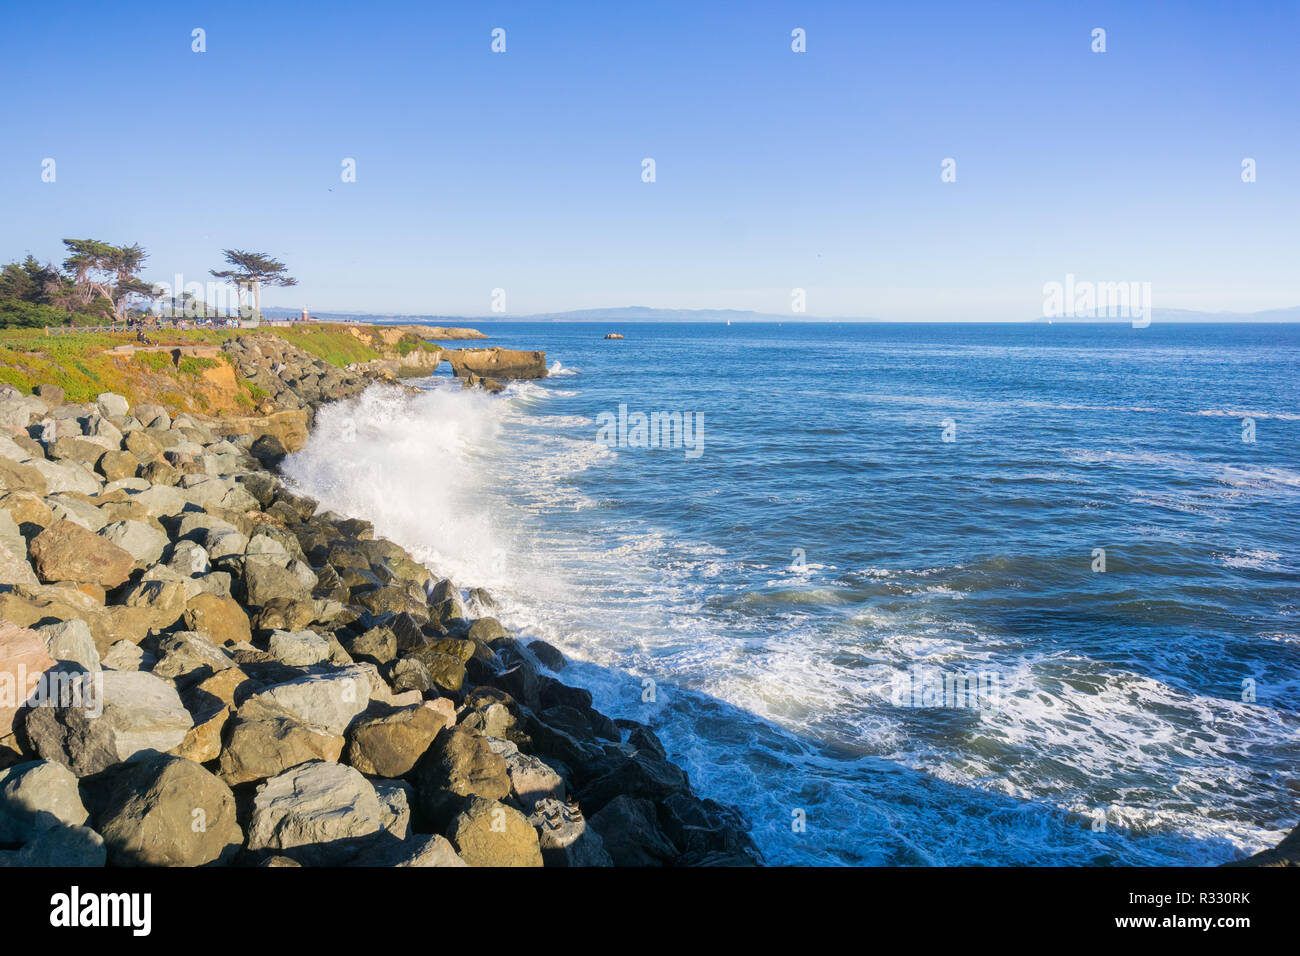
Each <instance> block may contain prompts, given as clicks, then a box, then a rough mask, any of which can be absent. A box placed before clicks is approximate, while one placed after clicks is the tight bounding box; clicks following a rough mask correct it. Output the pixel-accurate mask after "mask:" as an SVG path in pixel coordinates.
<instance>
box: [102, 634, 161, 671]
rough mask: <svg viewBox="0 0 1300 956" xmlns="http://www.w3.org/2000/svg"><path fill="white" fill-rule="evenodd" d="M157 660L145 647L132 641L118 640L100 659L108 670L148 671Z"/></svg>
mask: <svg viewBox="0 0 1300 956" xmlns="http://www.w3.org/2000/svg"><path fill="white" fill-rule="evenodd" d="M155 662H156V661H155V658H154V657H153V655H151V654H147V653H146V652H145V649H144V648H143V647H140V646H139V645H138V644H135V643H132V642H131V641H118V642H117V643H116V644H114V645H112V646H111V647H110V648H109V649H108V651H107V652H106V653H105V654H104V656H103V657H102V658H101V659H100V664H101V665H102V666H103V669H104V670H107V671H142V670H143V671H147V670H150V669H151V668H152V667H153V665H154V663H155Z"/></svg>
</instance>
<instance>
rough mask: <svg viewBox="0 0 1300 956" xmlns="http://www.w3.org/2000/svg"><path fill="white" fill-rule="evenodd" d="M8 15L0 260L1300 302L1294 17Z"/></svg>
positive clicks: (2, 54) (1053, 10) (307, 300)
mask: <svg viewBox="0 0 1300 956" xmlns="http://www.w3.org/2000/svg"><path fill="white" fill-rule="evenodd" d="M5 20H6V29H5V30H4V32H3V34H0V83H3V88H4V89H6V90H7V91H8V95H7V96H5V97H4V98H3V101H2V102H0V128H2V129H3V130H4V135H3V139H2V140H0V210H3V215H2V216H0V259H3V260H6V261H7V260H10V259H13V258H19V257H21V256H22V255H24V254H26V253H27V252H31V253H33V254H35V255H36V256H37V257H38V258H41V259H55V260H57V259H59V258H61V257H62V247H61V244H60V242H59V240H60V239H61V238H63V237H65V236H77V237H84V236H91V237H95V238H101V239H105V240H108V241H114V242H140V243H141V244H142V245H144V246H145V247H146V248H147V249H148V250H149V251H150V253H151V259H150V262H149V265H148V267H147V269H146V271H145V277H146V278H149V279H152V280H155V281H160V280H164V279H170V277H171V276H172V275H173V273H176V272H180V273H182V274H184V275H185V276H186V277H187V279H193V278H206V273H207V270H208V269H209V268H212V267H214V266H217V265H219V264H220V250H221V249H222V248H224V247H236V248H245V249H253V250H256V251H263V252H267V253H269V254H271V255H274V256H276V257H278V258H280V259H283V260H284V261H285V262H286V263H287V264H288V265H289V266H290V268H291V271H292V273H293V274H294V275H295V276H297V278H298V279H299V283H300V284H299V286H298V287H296V288H293V289H288V290H271V291H268V292H267V293H266V295H265V296H264V304H266V305H285V306H290V307H295V308H296V307H300V306H303V305H307V306H309V307H312V308H315V309H322V310H325V309H347V310H363V311H371V312H406V313H441V314H461V315H471V316H475V315H488V314H489V313H490V311H491V295H492V290H493V289H496V288H502V289H504V290H505V291H506V300H505V301H506V307H507V312H508V315H522V314H529V313H536V312H545V311H559V310H565V309H578V308H596V307H612V306H623V305H649V306H658V307H665V308H739V309H756V310H760V311H768V312H788V311H789V310H790V307H791V290H792V289H794V288H796V287H797V288H803V289H805V290H806V292H807V312H808V314H809V315H819V316H874V317H880V318H889V319H920V320H933V319H948V320H961V319H983V320H991V319H1020V318H1032V317H1034V315H1036V314H1038V313H1039V312H1040V311H1041V304H1042V298H1043V296H1042V286H1043V284H1044V283H1045V282H1049V281H1054V280H1055V281H1060V280H1063V278H1064V276H1065V274H1066V273H1073V274H1075V275H1076V276H1077V277H1079V278H1080V279H1091V280H1094V281H1099V282H1100V281H1141V282H1150V283H1151V286H1152V290H1153V291H1152V295H1153V300H1154V305H1155V306H1156V308H1191V309H1206V310H1221V309H1229V310H1236V311H1253V310H1257V309H1266V308H1278V307H1285V306H1294V305H1300V267H1298V265H1297V259H1298V258H1300V257H1298V256H1297V251H1298V245H1300V243H1298V242H1297V238H1296V237H1297V211H1298V210H1300V122H1297V121H1298V120H1300V105H1298V104H1300V55H1297V52H1296V51H1297V50H1300V3H1296V2H1291V3H1269V2H1262V3H1251V4H1242V5H1231V4H1226V3H1225V4H1216V5H1209V4H1196V3H1172V2H1171V3H1122V4H1120V3H1117V4H1106V3H1044V2H1025V3H1003V4H946V3H930V4H915V3H898V4H860V3H843V4H814V5H809V4H794V3H786V4H778V3H761V2H759V3H743V4H742V3H728V4H697V3H660V2H656V3H653V4H630V3H629V4H624V3H618V4H596V3H591V4H572V3H570V4H564V3H553V4H539V3H535V2H534V3H521V4H493V3H481V4H470V3H465V4H457V5H454V6H453V5H450V4H438V3H390V4H384V3H374V4H355V3H348V4H331V3H310V4H308V3H303V4H266V3H258V4H228V3H223V4H193V5H191V4H162V3H158V4H146V3H130V2H125V3H118V4H113V5H107V4H103V5H101V4H95V5H91V4H85V5H74V4H62V3H57V2H54V3H45V4H40V5H27V6H26V7H25V8H24V9H22V10H20V9H19V8H18V7H17V6H16V5H14V6H10V7H9V9H8V10H7V12H6V14H5ZM196 27H201V28H203V29H204V30H205V31H206V42H207V52H205V53H201V54H199V53H193V52H191V30H192V29H194V28H196ZM496 27H501V28H503V29H505V30H506V52H505V53H504V54H495V53H493V52H491V49H490V44H491V31H492V30H493V29H494V28H496ZM796 27H800V28H803V29H804V30H805V31H806V34H807V52H806V53H802V54H796V53H794V52H792V51H791V48H790V44H791V37H790V34H791V30H792V29H794V28H796ZM1096 27H1101V28H1104V29H1105V30H1106V44H1107V52H1105V53H1093V52H1092V51H1091V49H1090V45H1091V32H1092V30H1093V29H1094V28H1096ZM46 157H51V158H53V159H55V161H56V163H57V167H56V171H57V179H56V181H55V182H54V183H44V182H42V181H41V162H42V160H43V159H44V158H46ZM348 157H350V158H353V159H355V160H356V164H357V166H356V168H357V181H356V182H355V183H344V182H342V181H341V179H340V172H341V163H342V161H343V159H344V158H348ZM645 157H652V158H654V160H655V163H656V176H657V179H656V181H655V182H654V183H645V182H642V178H641V169H642V159H643V158H645ZM948 157H951V158H953V159H955V160H956V172H957V181H956V182H952V183H944V182H941V181H940V167H941V163H942V161H943V160H944V159H945V158H948ZM1244 157H1251V158H1253V159H1255V160H1256V163H1257V177H1258V178H1257V182H1255V183H1252V184H1245V183H1243V182H1242V181H1241V162H1242V159H1243V158H1244ZM507 317H508V316H507Z"/></svg>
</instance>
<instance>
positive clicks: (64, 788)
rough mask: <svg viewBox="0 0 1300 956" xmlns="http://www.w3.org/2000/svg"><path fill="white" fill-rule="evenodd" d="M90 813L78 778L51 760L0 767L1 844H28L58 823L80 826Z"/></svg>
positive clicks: (59, 824) (60, 824)
mask: <svg viewBox="0 0 1300 956" xmlns="http://www.w3.org/2000/svg"><path fill="white" fill-rule="evenodd" d="M87 818H88V814H87V813H86V807H85V804H83V803H82V802H81V793H80V791H79V790H78V788H77V778H76V776H75V775H74V774H73V773H72V771H70V770H69V769H68V768H67V767H65V766H63V765H62V764H58V763H55V762H53V761H51V760H32V761H29V762H27V763H20V764H15V765H13V766H12V767H7V768H6V769H4V770H0V843H26V842H27V841H28V840H30V839H31V838H32V837H34V836H35V835H36V834H37V833H40V832H42V831H44V830H48V829H50V828H52V827H58V826H81V825H82V824H84V823H85V822H86V820H87Z"/></svg>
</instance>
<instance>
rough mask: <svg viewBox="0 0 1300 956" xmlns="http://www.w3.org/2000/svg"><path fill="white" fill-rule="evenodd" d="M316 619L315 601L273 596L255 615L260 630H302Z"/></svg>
mask: <svg viewBox="0 0 1300 956" xmlns="http://www.w3.org/2000/svg"><path fill="white" fill-rule="evenodd" d="M314 620H316V602H315V601H290V600H287V599H285V598H272V599H271V600H269V601H267V602H266V603H265V604H263V605H262V607H261V608H260V609H259V610H258V612H257V614H256V615H254V617H253V625H254V626H255V627H256V628H257V629H258V630H259V631H301V630H303V629H304V628H306V627H307V625H308V624H310V623H311V622H312V621H314Z"/></svg>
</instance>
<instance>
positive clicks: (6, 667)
mask: <svg viewBox="0 0 1300 956" xmlns="http://www.w3.org/2000/svg"><path fill="white" fill-rule="evenodd" d="M54 664H55V660H54V658H52V657H51V656H50V655H49V652H48V651H47V650H46V649H45V641H44V640H42V638H41V635H39V634H37V633H36V632H35V631H33V630H29V629H28V628H25V627H19V626H17V625H16V624H10V623H8V622H0V737H7V736H8V735H10V734H12V733H13V732H14V718H15V717H16V716H17V714H18V711H19V710H20V709H21V708H22V706H23V704H24V702H25V701H26V700H27V698H28V697H30V696H31V694H32V691H34V690H35V689H36V682H37V681H38V680H39V678H40V676H41V674H43V673H45V671H47V670H49V669H50V668H51V667H53V666H54Z"/></svg>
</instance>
